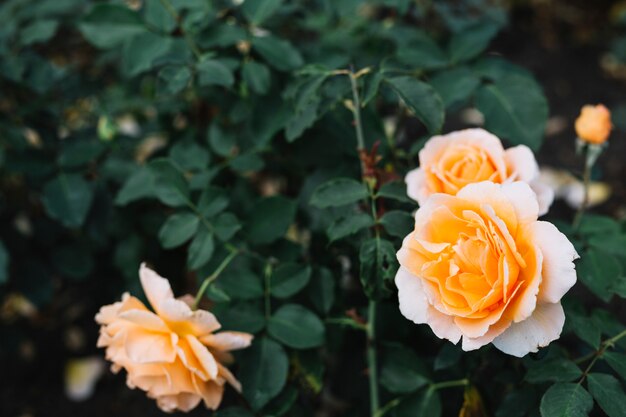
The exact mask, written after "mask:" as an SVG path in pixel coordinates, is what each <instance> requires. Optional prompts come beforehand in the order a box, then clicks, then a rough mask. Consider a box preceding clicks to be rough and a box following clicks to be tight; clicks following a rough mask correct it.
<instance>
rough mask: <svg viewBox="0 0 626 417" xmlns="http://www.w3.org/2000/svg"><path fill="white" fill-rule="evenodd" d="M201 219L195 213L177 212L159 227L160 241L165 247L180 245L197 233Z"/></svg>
mask: <svg viewBox="0 0 626 417" xmlns="http://www.w3.org/2000/svg"><path fill="white" fill-rule="evenodd" d="M199 223H200V220H199V219H198V216H196V215H195V214H193V213H176V214H172V215H171V216H170V217H168V218H167V220H166V221H165V223H163V225H162V226H161V229H159V241H160V242H161V246H163V247H164V248H165V249H170V248H175V247H176V246H180V245H182V244H183V243H185V242H186V241H188V240H189V239H191V237H192V236H193V235H194V234H195V233H196V230H198V224H199Z"/></svg>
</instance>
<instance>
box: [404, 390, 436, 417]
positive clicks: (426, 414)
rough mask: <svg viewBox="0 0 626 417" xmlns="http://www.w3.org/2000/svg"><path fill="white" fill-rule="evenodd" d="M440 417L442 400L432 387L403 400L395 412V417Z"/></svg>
mask: <svg viewBox="0 0 626 417" xmlns="http://www.w3.org/2000/svg"><path fill="white" fill-rule="evenodd" d="M439 416H441V400H440V399H439V393H438V392H437V390H435V389H433V388H431V387H428V388H426V389H424V390H421V391H420V392H419V393H417V394H413V395H410V396H408V397H406V398H405V399H403V400H402V402H401V403H400V404H399V405H398V407H397V409H396V412H395V417H439Z"/></svg>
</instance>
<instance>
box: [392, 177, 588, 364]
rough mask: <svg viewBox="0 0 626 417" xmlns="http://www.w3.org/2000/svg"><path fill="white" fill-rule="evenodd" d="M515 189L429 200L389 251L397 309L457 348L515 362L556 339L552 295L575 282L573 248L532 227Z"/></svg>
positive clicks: (476, 190)
mask: <svg viewBox="0 0 626 417" xmlns="http://www.w3.org/2000/svg"><path fill="white" fill-rule="evenodd" d="M537 216H538V204H537V199H536V198H535V194H534V192H533V191H532V190H531V189H530V187H529V186H528V185H527V184H526V183H523V182H514V183H510V184H503V185H501V184H495V183H493V182H488V181H485V182H481V183H476V184H470V185H468V186H466V187H464V188H462V189H461V190H460V191H459V192H458V193H457V194H456V196H452V195H449V194H434V195H432V196H431V197H430V198H429V199H428V200H427V201H426V202H425V203H424V204H423V205H422V206H421V207H420V209H419V210H418V211H417V213H416V214H415V230H414V231H413V232H412V233H411V234H409V235H408V236H407V237H406V238H405V239H404V242H403V244H402V248H401V249H400V250H399V251H398V254H397V256H398V260H399V262H400V269H399V270H398V273H397V275H396V280H395V281H396V285H397V287H398V291H399V300H400V311H401V312H402V314H403V315H404V316H405V317H406V318H408V319H410V320H412V321H414V322H415V323H426V324H428V325H429V326H430V327H431V329H432V330H433V332H434V333H435V335H437V337H440V338H445V339H448V340H450V341H452V342H453V343H457V342H458V341H459V340H460V339H461V338H463V344H462V347H463V349H464V350H473V349H477V348H479V347H481V346H483V345H486V344H488V343H491V342H493V344H494V345H495V346H496V347H497V348H498V349H500V350H502V351H503V352H505V353H508V354H511V355H515V356H520V357H521V356H524V355H526V354H527V353H528V352H536V351H537V349H538V348H539V347H541V346H546V345H547V344H549V343H550V342H551V341H553V340H555V339H557V338H558V337H559V335H560V333H561V329H562V327H563V323H564V321H565V316H564V314H563V308H562V307H561V304H560V300H561V297H563V295H564V294H565V293H566V292H567V291H568V290H569V289H570V288H571V287H572V285H574V283H575V282H576V271H575V270H574V263H573V261H574V259H576V258H577V257H578V254H577V253H576V250H575V249H574V247H573V246H572V244H571V243H570V242H569V241H568V240H567V238H566V237H565V235H563V234H562V233H561V232H559V231H558V230H557V228H556V227H554V225H552V224H551V223H547V222H543V221H537Z"/></svg>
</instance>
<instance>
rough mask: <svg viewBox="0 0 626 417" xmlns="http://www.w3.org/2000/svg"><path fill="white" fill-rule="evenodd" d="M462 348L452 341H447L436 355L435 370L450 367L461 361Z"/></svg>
mask: <svg viewBox="0 0 626 417" xmlns="http://www.w3.org/2000/svg"><path fill="white" fill-rule="evenodd" d="M461 354H462V352H461V349H460V348H459V347H458V346H455V345H453V344H450V343H446V344H444V345H443V346H442V347H441V350H440V351H439V353H438V354H437V356H436V357H435V363H434V368H435V371H439V370H442V369H448V368H450V367H452V366H454V365H456V364H458V363H459V360H461Z"/></svg>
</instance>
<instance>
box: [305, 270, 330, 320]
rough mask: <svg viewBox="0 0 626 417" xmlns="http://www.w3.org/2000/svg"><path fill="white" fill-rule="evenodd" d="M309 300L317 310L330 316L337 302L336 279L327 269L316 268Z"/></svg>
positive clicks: (310, 286) (310, 287) (310, 285)
mask: <svg viewBox="0 0 626 417" xmlns="http://www.w3.org/2000/svg"><path fill="white" fill-rule="evenodd" d="M308 293H309V298H310V299H311V302H312V303H313V305H314V306H315V308H316V309H317V310H318V311H319V312H320V313H323V314H328V312H329V311H330V309H331V307H332V306H333V302H334V301H335V279H334V277H333V273H332V272H331V271H330V270H328V269H327V268H316V269H315V270H314V271H313V277H312V278H311V282H310V284H309V292H308Z"/></svg>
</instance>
